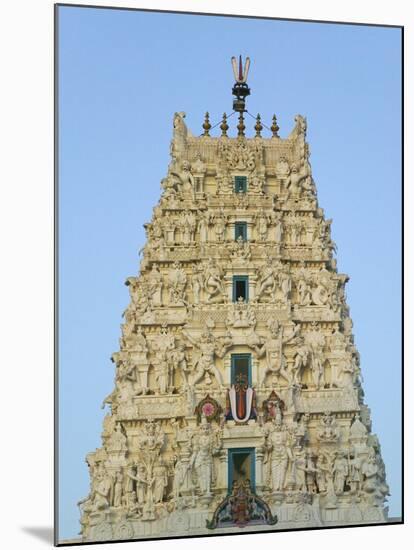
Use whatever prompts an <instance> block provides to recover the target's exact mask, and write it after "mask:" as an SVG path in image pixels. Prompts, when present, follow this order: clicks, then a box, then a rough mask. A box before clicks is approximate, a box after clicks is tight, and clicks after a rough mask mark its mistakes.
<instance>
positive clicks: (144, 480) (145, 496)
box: [127, 464, 155, 519]
mask: <svg viewBox="0 0 414 550" xmlns="http://www.w3.org/2000/svg"><path fill="white" fill-rule="evenodd" d="M127 475H128V477H130V478H131V479H133V480H135V481H136V494H137V501H138V506H139V507H142V508H143V510H144V517H145V519H155V515H154V491H153V486H154V482H155V477H154V475H153V474H152V468H151V467H145V466H144V465H143V464H141V465H139V466H138V467H137V474H136V475H133V474H131V473H130V472H128V474H127Z"/></svg>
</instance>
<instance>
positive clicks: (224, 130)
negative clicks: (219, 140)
mask: <svg viewBox="0 0 414 550" xmlns="http://www.w3.org/2000/svg"><path fill="white" fill-rule="evenodd" d="M220 129H221V135H222V136H223V137H227V130H228V129H229V125H228V124H227V115H226V113H223V121H222V123H221V124H220Z"/></svg>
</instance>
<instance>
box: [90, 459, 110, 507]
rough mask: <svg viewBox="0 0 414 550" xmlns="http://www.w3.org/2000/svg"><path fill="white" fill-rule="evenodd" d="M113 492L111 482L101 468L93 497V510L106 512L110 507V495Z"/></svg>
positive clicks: (97, 475)
mask: <svg viewBox="0 0 414 550" xmlns="http://www.w3.org/2000/svg"><path fill="white" fill-rule="evenodd" d="M110 490H111V480H110V478H109V476H108V475H107V474H106V473H105V471H104V470H103V468H100V469H99V470H98V472H97V474H96V483H95V490H94V496H93V509H94V510H96V511H100V510H105V508H108V507H109V493H110Z"/></svg>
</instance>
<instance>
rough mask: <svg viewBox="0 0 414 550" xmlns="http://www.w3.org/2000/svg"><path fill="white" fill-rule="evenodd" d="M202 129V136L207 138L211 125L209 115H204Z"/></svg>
mask: <svg viewBox="0 0 414 550" xmlns="http://www.w3.org/2000/svg"><path fill="white" fill-rule="evenodd" d="M203 128H204V134H203V136H209V135H210V134H209V132H210V128H211V124H210V115H209V114H208V112H207V113H206V116H205V118H204V124H203Z"/></svg>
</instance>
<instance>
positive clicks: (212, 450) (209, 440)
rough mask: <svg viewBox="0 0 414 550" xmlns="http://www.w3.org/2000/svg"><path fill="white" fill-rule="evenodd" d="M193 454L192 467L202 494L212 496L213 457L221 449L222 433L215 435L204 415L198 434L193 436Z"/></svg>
mask: <svg viewBox="0 0 414 550" xmlns="http://www.w3.org/2000/svg"><path fill="white" fill-rule="evenodd" d="M192 446H193V453H192V456H191V459H190V466H191V467H192V468H193V469H194V471H195V474H196V477H197V483H198V487H199V490H200V493H201V494H202V495H203V496H211V484H212V477H213V456H214V455H217V454H218V453H219V451H220V449H221V438H220V433H219V432H218V433H214V432H213V430H212V427H211V425H210V424H209V422H208V421H207V419H206V417H205V416H204V415H203V416H202V418H201V423H200V426H199V428H198V432H197V433H196V434H195V435H194V436H193V445H192Z"/></svg>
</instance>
